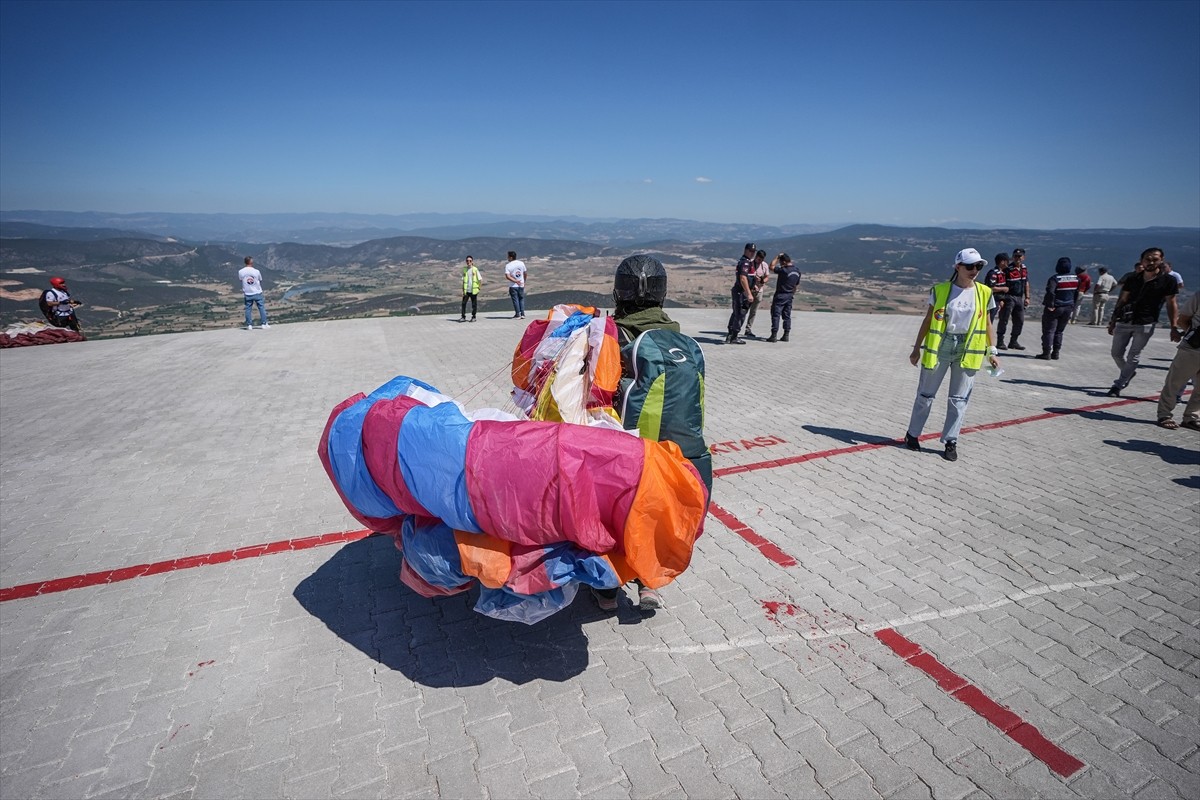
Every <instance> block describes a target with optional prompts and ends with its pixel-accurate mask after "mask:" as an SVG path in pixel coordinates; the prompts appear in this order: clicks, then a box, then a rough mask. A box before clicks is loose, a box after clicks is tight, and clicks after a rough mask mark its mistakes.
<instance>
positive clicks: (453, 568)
mask: <svg viewBox="0 0 1200 800" xmlns="http://www.w3.org/2000/svg"><path fill="white" fill-rule="evenodd" d="M401 540H402V542H403V545H404V548H403V549H404V560H405V561H407V562H408V566H409V569H411V570H412V571H413V572H415V573H417V574H418V575H420V576H421V577H422V578H424V579H425V582H426V583H428V584H429V585H430V586H437V587H438V588H441V589H457V588H458V587H460V586H462V585H463V584H465V583H467V582H468V581H471V580H472V578H471V577H470V576H468V575H464V574H463V571H462V559H461V558H460V557H459V555H458V543H457V542H456V541H455V540H454V530H453V529H452V528H451V527H450V526H449V525H446V524H445V523H444V522H442V521H441V520H436V519H430V518H428V517H413V516H409V517H406V518H405V520H404V528H403V530H402V531H401Z"/></svg>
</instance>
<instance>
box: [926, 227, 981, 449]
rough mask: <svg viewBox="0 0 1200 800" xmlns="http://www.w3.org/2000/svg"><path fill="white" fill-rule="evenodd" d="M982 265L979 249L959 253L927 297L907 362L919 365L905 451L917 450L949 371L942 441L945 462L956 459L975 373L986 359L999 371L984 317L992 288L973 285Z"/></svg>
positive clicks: (975, 283) (969, 248)
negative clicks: (950, 272)
mask: <svg viewBox="0 0 1200 800" xmlns="http://www.w3.org/2000/svg"><path fill="white" fill-rule="evenodd" d="M986 266H987V261H985V260H984V259H983V258H981V257H980V255H979V251H978V250H975V249H974V248H971V247H968V248H967V249H965V250H960V251H959V252H958V255H957V256H956V257H955V260H954V277H953V278H952V279H951V280H949V281H946V282H945V283H939V284H937V285H936V286H934V287H933V289H932V290H930V292H929V310H928V311H927V312H925V318H924V319H923V320H921V328H920V330H919V332H918V333H917V341H916V344H914V345H913V347H912V352H911V353H910V354H909V357H908V360H909V361H910V362H911V363H912V364H913V366H916V365H917V364H920V365H921V379H920V382H919V383H918V384H917V399H916V400H915V401H914V402H913V408H912V416H911V417H910V418H909V421H908V431H907V432H906V433H905V434H904V445H905V446H906V447H907V448H908V449H909V450H917V451H919V450H920V449H921V445H920V442H919V441H918V440H919V437H920V436H921V431H922V430H923V429H924V427H925V421H926V420H927V419H928V418H929V410H930V409H931V408H932V407H933V398H934V397H936V396H937V390H938V387H939V386H941V384H942V379H943V378H945V377H946V371H947V370H949V371H950V390H949V391H950V393H949V396H948V397H947V398H946V421H945V423H944V424H943V425H942V437H941V441H942V442H943V443H944V444H945V452H944V453H943V457H944V458H945V459H946V460H947V461H956V460H958V434H959V431H960V430H962V424H963V417H964V416H965V415H966V412H967V402H968V401H969V400H970V399H971V385H972V384H973V383H974V381H975V373H976V372H978V371H979V368H980V367H982V366H983V360H984V358H985V357H986V358H987V359H988V361H989V362H990V364H991V366H992V368H993V369H998V368H999V367H1000V362H999V361H998V360H997V359H996V332H995V330H994V329H993V328H992V320H991V317H990V316H989V314H988V312H989V311H990V310H991V309H992V307H993V306H994V305H995V300H993V298H992V290H991V289H989V288H988V287H987V286H985V285H984V284H982V283H977V282H976V281H975V278H976V276H978V275H979V271H980V270H981V269H983V268H984V267H986Z"/></svg>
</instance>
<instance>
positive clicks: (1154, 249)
mask: <svg viewBox="0 0 1200 800" xmlns="http://www.w3.org/2000/svg"><path fill="white" fill-rule="evenodd" d="M1151 253H1158V256H1159V258H1166V257H1167V254H1166V253H1164V252H1163V249H1162V248H1161V247H1147V248H1146V249H1145V250H1143V251H1142V258H1145V257H1146V256H1148V255H1150V254H1151ZM1142 258H1139V259H1138V261H1141V260H1142Z"/></svg>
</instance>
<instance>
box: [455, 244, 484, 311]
mask: <svg viewBox="0 0 1200 800" xmlns="http://www.w3.org/2000/svg"><path fill="white" fill-rule="evenodd" d="M482 285H483V276H482V275H480V274H479V267H477V266H475V257H474V256H467V260H466V263H465V264H464V265H463V273H462V290H463V296H462V314H461V316H460V317H459V318H458V321H459V322H466V321H467V300H470V301H471V322H474V321H475V314H476V312H477V311H478V310H479V287H480V286H482Z"/></svg>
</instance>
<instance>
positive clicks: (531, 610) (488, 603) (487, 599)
mask: <svg viewBox="0 0 1200 800" xmlns="http://www.w3.org/2000/svg"><path fill="white" fill-rule="evenodd" d="M578 590H579V584H578V583H574V582H572V583H568V584H566V585H565V586H561V587H559V588H557V589H551V590H550V591H548V592H539V593H538V594H517V593H516V592H513V591H510V590H509V589H505V588H503V587H501V588H499V589H489V588H488V587H486V586H481V587H480V590H479V599H478V600H477V601H476V602H475V610H476V611H478V612H479V613H480V614H483V615H484V616H488V617H491V618H493V619H499V620H504V621H506V622H524V623H525V624H526V625H533V624H534V623H535V622H541V621H542V620H544V619H545V618H546V617H548V616H550V615H551V614H553V613H555V612H556V611H561V610H562V609H564V608H566V607H567V606H569V605H571V602H572V601H573V600H574V599H575V593H576V592H577V591H578Z"/></svg>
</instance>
